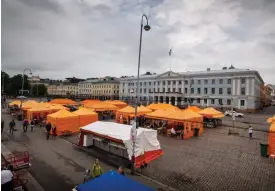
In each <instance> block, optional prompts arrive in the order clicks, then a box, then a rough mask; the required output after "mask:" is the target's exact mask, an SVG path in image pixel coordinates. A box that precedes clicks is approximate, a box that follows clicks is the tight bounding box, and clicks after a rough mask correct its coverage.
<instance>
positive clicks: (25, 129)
mask: <svg viewBox="0 0 275 191" xmlns="http://www.w3.org/2000/svg"><path fill="white" fill-rule="evenodd" d="M28 125H29V122H28V119H27V118H26V117H25V119H24V121H23V131H24V132H27V131H28Z"/></svg>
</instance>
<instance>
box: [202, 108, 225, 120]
mask: <svg viewBox="0 0 275 191" xmlns="http://www.w3.org/2000/svg"><path fill="white" fill-rule="evenodd" d="M198 114H201V115H203V116H204V117H208V118H222V117H224V114H223V113H222V112H220V111H218V110H216V109H214V108H213V107H208V108H205V109H203V110H201V111H199V112H198Z"/></svg>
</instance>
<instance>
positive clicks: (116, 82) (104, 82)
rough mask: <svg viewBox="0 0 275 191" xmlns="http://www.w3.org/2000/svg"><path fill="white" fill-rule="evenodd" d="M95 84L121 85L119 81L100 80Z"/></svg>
mask: <svg viewBox="0 0 275 191" xmlns="http://www.w3.org/2000/svg"><path fill="white" fill-rule="evenodd" d="M94 84H119V81H118V80H98V81H96V82H94Z"/></svg>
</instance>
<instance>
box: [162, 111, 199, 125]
mask: <svg viewBox="0 0 275 191" xmlns="http://www.w3.org/2000/svg"><path fill="white" fill-rule="evenodd" d="M166 119H168V120H175V121H190V122H192V121H198V120H202V119H203V116H202V115H200V114H198V113H196V112H194V111H190V110H187V111H176V112H172V113H170V114H168V116H166Z"/></svg>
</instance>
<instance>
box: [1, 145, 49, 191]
mask: <svg viewBox="0 0 275 191" xmlns="http://www.w3.org/2000/svg"><path fill="white" fill-rule="evenodd" d="M1 153H2V154H3V157H4V158H7V157H8V156H9V155H10V154H12V153H11V152H10V151H9V149H8V148H7V147H6V146H5V145H4V144H1ZM30 168H31V167H30ZM21 173H22V174H23V176H22V178H23V179H27V180H28V183H27V184H26V187H27V189H28V191H44V189H43V188H42V186H41V185H40V184H39V183H38V182H37V181H36V180H35V178H34V177H33V176H32V175H31V174H30V173H29V172H28V171H27V170H26V169H24V170H20V174H21Z"/></svg>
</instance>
